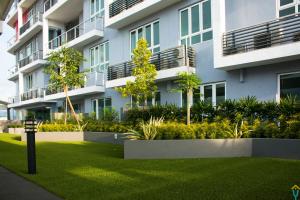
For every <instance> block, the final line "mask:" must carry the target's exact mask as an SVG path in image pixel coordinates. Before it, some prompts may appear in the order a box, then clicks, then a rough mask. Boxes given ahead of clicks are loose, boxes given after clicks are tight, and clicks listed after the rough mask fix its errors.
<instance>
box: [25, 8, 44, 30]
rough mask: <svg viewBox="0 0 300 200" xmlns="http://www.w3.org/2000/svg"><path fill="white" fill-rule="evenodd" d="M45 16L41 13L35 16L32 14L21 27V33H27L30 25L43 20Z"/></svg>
mask: <svg viewBox="0 0 300 200" xmlns="http://www.w3.org/2000/svg"><path fill="white" fill-rule="evenodd" d="M42 21H43V16H42V14H41V13H39V12H38V13H36V14H35V15H34V16H32V18H31V19H29V20H28V21H27V22H26V23H25V24H24V25H23V26H22V27H21V28H20V35H22V34H23V33H25V32H26V31H27V30H28V29H29V28H30V27H32V26H33V25H34V24H35V23H37V22H42Z"/></svg>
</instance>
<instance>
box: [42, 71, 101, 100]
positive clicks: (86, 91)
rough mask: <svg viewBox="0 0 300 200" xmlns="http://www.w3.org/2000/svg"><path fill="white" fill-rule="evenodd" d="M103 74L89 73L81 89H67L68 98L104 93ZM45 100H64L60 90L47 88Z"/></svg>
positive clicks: (63, 94)
mask: <svg viewBox="0 0 300 200" xmlns="http://www.w3.org/2000/svg"><path fill="white" fill-rule="evenodd" d="M104 81H105V80H104V75H103V72H91V73H88V74H86V77H85V84H84V86H82V87H75V88H69V91H68V95H69V96H70V97H76V96H84V95H92V94H98V93H102V92H104V91H105V83H104ZM45 94H46V96H45V100H47V101H49V100H58V99H63V98H65V97H66V96H65V93H64V91H63V89H62V88H52V87H51V86H47V87H46V90H45Z"/></svg>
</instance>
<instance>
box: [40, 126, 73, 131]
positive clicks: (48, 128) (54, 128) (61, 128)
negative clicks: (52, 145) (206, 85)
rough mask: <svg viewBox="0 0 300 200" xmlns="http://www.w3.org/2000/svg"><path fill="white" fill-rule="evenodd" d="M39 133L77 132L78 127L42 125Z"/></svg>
mask: <svg viewBox="0 0 300 200" xmlns="http://www.w3.org/2000/svg"><path fill="white" fill-rule="evenodd" d="M38 131H39V132H76V131H78V125H75V124H66V125H65V124H42V125H40V126H39V127H38Z"/></svg>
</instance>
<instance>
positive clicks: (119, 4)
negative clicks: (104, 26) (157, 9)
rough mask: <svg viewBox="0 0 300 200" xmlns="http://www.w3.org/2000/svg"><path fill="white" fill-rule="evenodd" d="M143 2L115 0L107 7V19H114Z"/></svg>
mask: <svg viewBox="0 0 300 200" xmlns="http://www.w3.org/2000/svg"><path fill="white" fill-rule="evenodd" d="M143 1H144V0H116V1H114V2H112V3H111V4H110V5H109V17H110V18H111V17H114V16H116V15H118V14H120V13H121V12H123V11H125V10H128V9H129V8H131V7H133V6H135V5H136V4H138V3H141V2H143Z"/></svg>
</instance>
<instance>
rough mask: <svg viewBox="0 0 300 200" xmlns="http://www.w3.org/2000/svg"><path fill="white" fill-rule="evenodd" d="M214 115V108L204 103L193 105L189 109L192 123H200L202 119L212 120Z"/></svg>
mask: <svg viewBox="0 0 300 200" xmlns="http://www.w3.org/2000/svg"><path fill="white" fill-rule="evenodd" d="M215 115H216V110H215V108H214V107H213V106H212V105H211V104H209V103H206V102H204V101H200V102H197V103H195V104H194V105H193V106H192V109H191V118H192V121H194V122H200V121H203V120H204V119H208V120H210V121H211V120H212V119H213V118H214V117H215Z"/></svg>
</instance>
